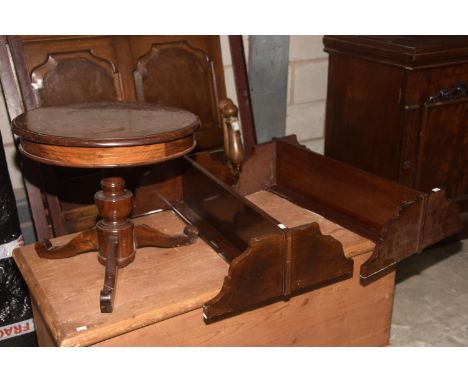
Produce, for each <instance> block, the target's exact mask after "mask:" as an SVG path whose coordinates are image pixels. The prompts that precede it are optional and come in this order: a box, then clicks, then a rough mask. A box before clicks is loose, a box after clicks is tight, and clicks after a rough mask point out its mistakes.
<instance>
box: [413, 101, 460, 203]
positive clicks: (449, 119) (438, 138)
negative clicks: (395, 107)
mask: <svg viewBox="0 0 468 382" xmlns="http://www.w3.org/2000/svg"><path fill="white" fill-rule="evenodd" d="M434 187H439V188H442V187H443V188H445V189H446V190H447V194H448V196H449V197H452V198H455V200H457V199H458V200H461V199H463V195H465V194H467V193H468V98H463V99H458V100H455V101H446V102H437V103H428V104H426V105H425V107H424V109H423V120H422V126H421V133H420V141H419V155H418V170H417V177H416V188H418V189H421V190H422V191H429V190H431V189H432V188H434Z"/></svg>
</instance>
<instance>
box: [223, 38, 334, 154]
mask: <svg viewBox="0 0 468 382" xmlns="http://www.w3.org/2000/svg"><path fill="white" fill-rule="evenodd" d="M322 37H323V36H291V38H290V44H289V73H288V99H287V118H286V134H296V135H297V137H298V139H299V141H300V142H301V143H302V144H304V145H306V146H307V147H308V148H310V149H311V150H313V151H317V152H319V153H323V144H324V138H323V137H324V135H323V134H324V124H325V100H326V96H327V74H328V55H327V54H325V52H324V51H323V44H322ZM244 47H245V51H246V52H245V53H246V58H247V61H248V36H244ZM221 50H222V56H223V65H224V74H225V77H226V91H227V95H228V97H229V98H231V99H232V100H233V101H234V102H236V103H237V97H236V93H235V86H234V77H233V71H232V62H231V54H230V52H229V42H228V38H227V36H221Z"/></svg>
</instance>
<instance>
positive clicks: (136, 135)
mask: <svg viewBox="0 0 468 382" xmlns="http://www.w3.org/2000/svg"><path fill="white" fill-rule="evenodd" d="M199 125H200V121H199V119H198V117H197V116H196V115H194V114H192V113H190V112H188V111H185V110H180V109H175V108H167V107H162V106H157V105H154V104H145V103H122V102H112V103H88V104H86V103H84V104H75V105H67V106H56V107H44V108H39V109H35V110H31V111H28V112H26V113H23V114H21V115H20V116H18V117H17V118H16V119H15V120H14V121H13V132H14V133H15V134H17V135H18V136H20V138H21V142H20V146H19V149H20V151H21V153H22V154H23V155H25V156H27V157H29V158H31V159H33V160H36V161H39V162H42V163H46V164H50V165H57V166H64V167H94V168H111V169H110V170H105V175H104V177H103V179H102V181H101V186H102V190H101V191H98V192H97V193H96V194H95V196H94V198H95V202H96V205H97V208H98V211H99V215H100V216H101V217H102V220H100V221H99V222H98V223H97V224H96V227H95V228H93V229H91V230H88V231H84V232H81V233H79V234H78V235H77V236H76V237H74V238H73V239H72V240H71V241H70V242H69V243H68V244H66V245H64V246H61V247H53V246H52V244H51V243H50V241H49V240H45V241H42V242H38V243H36V246H35V248H36V251H37V253H38V255H39V256H40V257H43V258H48V259H60V258H66V257H71V256H75V255H77V254H80V253H83V252H89V251H95V250H99V253H98V260H99V261H100V262H101V263H102V264H104V265H105V277H104V287H103V289H102V290H101V295H100V307H101V312H103V313H110V312H112V309H113V297H114V291H115V286H116V275H117V268H118V267H124V266H126V265H128V264H130V263H131V262H132V261H133V259H134V258H135V252H136V248H140V247H147V246H156V247H175V246H179V245H185V244H190V243H192V242H193V241H194V240H195V239H196V237H197V235H198V232H197V229H196V228H195V227H194V226H190V225H189V226H186V227H185V229H184V233H183V234H181V235H178V236H175V237H172V236H168V235H165V234H163V233H162V232H160V231H158V230H156V229H154V228H152V227H149V226H146V225H139V226H136V227H134V225H133V223H132V221H131V220H130V219H129V218H128V217H129V215H130V213H131V210H132V206H133V195H132V193H131V192H130V191H128V190H126V189H125V180H124V179H123V178H122V177H121V176H119V173H118V168H119V167H128V166H140V165H146V164H153V163H158V162H163V161H167V160H170V159H173V158H177V157H180V156H182V155H184V154H187V153H189V152H190V151H191V150H193V148H194V147H195V145H196V142H195V138H194V131H195V129H196V128H197V127H199ZM113 168H114V169H113ZM115 168H117V169H115Z"/></svg>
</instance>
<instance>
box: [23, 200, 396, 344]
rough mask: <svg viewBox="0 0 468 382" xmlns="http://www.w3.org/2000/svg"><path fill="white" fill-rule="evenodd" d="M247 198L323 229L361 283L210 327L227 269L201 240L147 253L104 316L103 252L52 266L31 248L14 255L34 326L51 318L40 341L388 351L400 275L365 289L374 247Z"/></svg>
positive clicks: (160, 224)
mask: <svg viewBox="0 0 468 382" xmlns="http://www.w3.org/2000/svg"><path fill="white" fill-rule="evenodd" d="M248 198H249V199H250V200H251V201H252V202H253V203H254V204H256V205H257V206H258V207H260V208H262V209H263V210H264V211H266V212H267V213H270V214H272V215H273V216H274V218H275V219H277V220H279V221H281V222H283V224H285V225H287V226H288V227H294V226H299V225H302V224H306V223H311V222H313V221H316V222H318V223H319V224H320V227H321V230H322V232H324V233H326V234H330V235H332V236H333V237H335V238H336V239H338V240H339V241H341V243H342V244H343V247H344V251H345V254H346V256H347V257H353V259H354V271H353V277H352V278H351V279H348V280H345V281H341V282H337V283H333V284H331V285H327V286H324V287H322V288H319V289H315V290H312V291H309V292H307V293H304V294H301V295H298V296H294V297H292V298H291V299H289V300H288V301H280V302H277V303H274V304H271V305H267V306H264V307H261V308H258V309H255V310H252V311H249V312H246V313H243V314H241V315H237V316H234V317H230V318H227V319H225V320H222V321H218V322H215V323H212V324H209V325H206V324H205V323H204V322H203V318H202V309H201V307H202V305H203V303H204V302H205V301H207V300H208V299H209V298H212V297H214V296H215V295H216V294H217V292H218V291H219V289H220V288H221V285H222V283H223V279H224V277H225V275H226V274H227V270H228V264H227V263H225V262H224V261H223V260H222V259H221V257H219V256H218V255H217V254H216V253H215V252H214V251H213V250H212V249H211V248H210V247H209V246H208V245H207V244H205V243H204V242H203V241H202V240H198V241H197V242H196V243H195V244H192V245H190V246H187V247H179V248H169V249H163V248H147V249H140V250H138V251H139V253H138V256H137V257H136V260H135V261H134V263H132V264H131V265H129V266H128V267H126V268H124V269H122V270H121V272H120V274H119V289H118V293H117V296H116V301H115V308H114V313H112V314H111V315H102V314H101V313H99V306H98V300H97V298H96V296H97V295H98V292H99V290H100V288H101V283H102V276H103V273H104V267H102V266H101V265H99V264H98V262H97V260H96V254H95V253H89V254H85V255H81V256H78V257H75V258H70V259H63V260H56V261H50V260H44V259H40V258H38V256H37V255H36V254H35V252H34V250H33V247H32V246H26V247H23V248H21V249H18V250H17V251H15V254H14V257H15V260H16V262H17V263H18V266H19V267H20V270H21V272H22V274H23V276H24V277H25V280H26V282H27V284H28V286H29V288H30V290H31V294H32V297H33V299H34V301H35V304H36V307H35V311H37V312H36V313H35V319H36V320H40V321H43V322H42V323H41V324H40V325H38V327H41V328H42V329H40V330H41V333H38V336H39V341H40V343H43V344H47V343H48V342H47V341H49V343H50V337H52V339H53V342H54V343H55V344H57V345H59V346H87V345H95V344H97V345H99V346H138V345H141V346H158V345H159V346H220V345H224V346H262V345H265V346H276V345H278V346H295V345H297V346H313V345H334V346H339V345H356V346H358V345H367V346H375V345H386V344H387V343H388V338H389V327H390V326H389V325H390V318H391V311H392V303H393V286H394V272H389V273H387V274H386V275H385V276H383V277H381V278H379V279H378V280H377V281H375V282H373V283H371V284H368V285H365V286H364V285H362V284H361V283H360V280H359V267H360V265H361V264H362V263H363V262H364V261H365V260H366V259H367V258H368V256H369V255H370V254H371V252H372V250H373V246H374V244H373V243H372V242H370V241H369V240H366V239H364V238H362V237H360V236H358V235H355V234H353V233H351V232H349V231H347V230H345V229H344V228H342V227H340V226H338V225H336V224H334V223H331V222H328V221H327V220H325V219H324V218H322V217H320V216H318V215H316V214H314V213H312V212H310V211H307V210H304V209H302V208H300V207H298V206H296V205H294V204H292V203H291V202H289V201H287V200H285V199H282V198H280V197H278V196H277V195H274V194H271V193H269V192H267V191H260V192H258V193H255V194H253V195H249V196H248ZM143 222H144V223H146V224H149V225H152V226H154V227H156V228H158V229H161V230H163V231H164V232H165V233H168V234H175V233H177V232H179V231H180V230H181V229H182V228H183V226H184V222H182V221H180V220H179V219H178V218H177V217H176V216H175V215H173V214H172V212H169V211H165V212H162V213H158V214H154V215H150V216H147V217H143V218H139V219H136V220H135V223H143ZM69 237H70V235H69V236H65V237H62V238H58V239H55V240H53V242H54V243H56V244H60V243H62V242H66V241H67V240H68V239H69ZM83 285H86V288H83ZM43 323H45V327H48V328H49V329H48V330H44V326H43V325H42V324H43ZM77 329H78V330H77ZM48 332H50V333H48ZM41 338H42V339H41Z"/></svg>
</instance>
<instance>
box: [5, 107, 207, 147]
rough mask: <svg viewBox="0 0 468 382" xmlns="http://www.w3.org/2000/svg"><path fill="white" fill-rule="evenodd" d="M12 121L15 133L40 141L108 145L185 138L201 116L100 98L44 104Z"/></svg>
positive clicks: (136, 143)
mask: <svg viewBox="0 0 468 382" xmlns="http://www.w3.org/2000/svg"><path fill="white" fill-rule="evenodd" d="M12 125H13V132H14V133H15V134H17V135H19V136H20V137H22V138H24V139H26V140H28V141H32V142H36V143H43V144H47V145H57V146H75V147H106V148H108V147H119V146H136V145H149V144H154V143H164V142H168V141H172V140H175V139H180V138H184V137H186V136H189V135H192V134H193V133H194V131H195V129H196V128H197V127H198V126H199V125H200V120H199V119H198V117H197V116H196V115H195V114H192V113H190V112H188V111H185V110H181V109H176V108H168V107H163V106H158V105H154V104H149V103H129V102H97V103H82V104H74V105H67V106H49V107H41V108H38V109H34V110H31V111H28V112H26V113H23V114H21V115H20V116H18V117H17V118H15V119H14V120H13V122H12Z"/></svg>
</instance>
